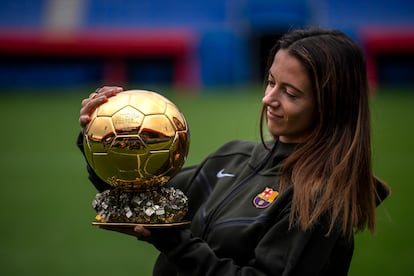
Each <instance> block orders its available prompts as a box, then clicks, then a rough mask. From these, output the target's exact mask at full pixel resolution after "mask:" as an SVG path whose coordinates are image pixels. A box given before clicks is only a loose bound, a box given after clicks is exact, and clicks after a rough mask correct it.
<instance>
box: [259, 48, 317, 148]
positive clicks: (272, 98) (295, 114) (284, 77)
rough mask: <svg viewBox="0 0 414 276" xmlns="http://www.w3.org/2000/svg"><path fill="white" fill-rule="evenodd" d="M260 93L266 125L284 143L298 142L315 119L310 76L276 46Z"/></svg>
mask: <svg viewBox="0 0 414 276" xmlns="http://www.w3.org/2000/svg"><path fill="white" fill-rule="evenodd" d="M268 74H269V75H268V82H267V86H266V90H265V95H264V97H263V104H264V106H265V107H266V116H267V127H268V129H269V132H270V133H271V134H272V135H273V136H275V137H276V136H278V137H279V140H280V141H281V142H284V143H301V142H303V141H304V139H305V138H306V137H307V136H308V135H309V134H310V133H311V131H312V130H313V128H314V126H315V121H316V104H315V99H314V96H313V91H312V85H311V81H310V78H309V76H308V74H307V72H306V70H305V68H304V66H303V65H302V64H301V63H300V62H299V60H298V59H296V58H295V57H293V56H291V55H290V54H289V53H288V51H287V50H283V49H281V50H279V51H278V52H277V53H276V55H275V58H274V60H273V64H272V66H271V68H270V70H269V72H268Z"/></svg>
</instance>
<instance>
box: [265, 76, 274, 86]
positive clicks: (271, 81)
mask: <svg viewBox="0 0 414 276" xmlns="http://www.w3.org/2000/svg"><path fill="white" fill-rule="evenodd" d="M266 84H267V86H271V87H273V86H275V82H274V80H272V79H270V78H268V79H267V81H266Z"/></svg>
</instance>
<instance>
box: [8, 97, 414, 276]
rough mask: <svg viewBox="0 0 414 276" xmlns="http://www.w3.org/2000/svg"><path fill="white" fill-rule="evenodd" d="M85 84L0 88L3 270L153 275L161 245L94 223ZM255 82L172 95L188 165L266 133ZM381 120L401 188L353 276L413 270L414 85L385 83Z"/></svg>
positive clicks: (381, 149)
mask: <svg viewBox="0 0 414 276" xmlns="http://www.w3.org/2000/svg"><path fill="white" fill-rule="evenodd" d="M80 90H83V91H80ZM80 90H79V91H78V92H74V91H64V92H55V93H54V92H53V91H48V92H47V93H42V91H38V93H33V92H31V93H25V91H13V92H10V93H4V91H2V92H3V94H1V95H0V110H1V114H2V120H1V124H0V129H1V135H0V142H1V143H0V144H1V145H2V146H1V147H2V150H1V155H0V171H1V174H0V183H1V189H2V190H1V192H0V214H1V216H0V218H1V219H0V225H1V228H0V231H1V233H0V274H1V275H42V276H46V275H53V276H55V275H71V276H72V275H100V276H106V275H144V276H145V275H151V269H152V264H153V262H154V260H155V257H156V255H157V252H156V250H154V249H153V248H152V247H151V246H150V245H148V244H146V243H144V242H138V241H136V240H135V239H133V238H130V237H127V236H123V235H121V234H117V233H112V232H107V231H103V230H100V229H97V228H95V227H94V226H92V225H91V222H92V221H93V219H94V215H95V213H94V211H93V209H92V207H91V201H92V198H93V197H94V195H95V190H94V189H93V187H92V185H90V183H89V182H88V180H87V178H86V171H85V169H84V167H85V164H84V161H83V157H82V156H81V154H80V152H79V151H78V150H77V148H76V147H75V139H76V136H77V132H78V130H79V127H78V123H77V120H78V114H79V107H80V100H81V99H82V98H83V97H84V96H87V95H88V94H89V91H88V89H80ZM251 90H252V91H250V92H246V91H240V92H233V93H230V94H227V93H226V94H224V90H223V91H214V93H203V94H201V95H198V96H192V97H185V96H178V95H176V94H172V93H171V92H170V94H168V93H167V96H168V97H170V98H171V99H172V100H173V101H175V102H176V103H177V105H178V106H179V107H180V108H181V110H182V111H183V112H184V114H185V115H186V117H187V119H188V121H189V124H190V127H191V139H192V140H191V149H190V154H189V158H188V161H187V164H193V163H197V162H199V161H200V160H201V159H202V158H203V157H204V156H206V155H207V154H208V153H210V152H211V151H213V150H215V149H216V148H217V147H218V146H219V145H221V144H222V143H224V142H226V141H228V140H230V139H250V140H258V137H259V136H258V130H257V129H258V113H259V109H260V99H261V91H260V89H251ZM372 118H373V142H374V143H373V158H374V166H375V168H374V169H375V172H376V174H377V175H378V176H379V177H381V178H383V179H384V180H386V181H387V182H388V183H389V184H390V185H391V187H392V189H393V195H392V197H391V198H389V199H388V200H387V201H386V202H385V203H384V204H383V205H381V206H380V207H379V208H378V225H377V233H376V234H375V235H373V236H372V235H370V234H368V233H365V232H364V233H362V234H360V235H358V236H357V239H356V249H355V255H354V259H353V262H352V266H351V272H350V275H353V276H359V275H364V276H369V275H373V276H374V275H375V276H378V275H398V276H401V275H414V266H413V264H412V250H413V249H414V236H413V233H414V220H413V213H411V212H413V210H414V208H413V205H411V203H412V202H413V196H414V185H413V178H414V162H413V160H412V159H411V158H412V155H413V154H414V129H413V119H414V91H411V93H410V91H407V90H406V91H398V90H396V89H387V90H385V89H384V90H381V91H379V92H378V94H377V95H376V96H375V97H373V99H372Z"/></svg>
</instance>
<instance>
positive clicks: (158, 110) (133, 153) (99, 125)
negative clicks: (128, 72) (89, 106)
mask: <svg viewBox="0 0 414 276" xmlns="http://www.w3.org/2000/svg"><path fill="white" fill-rule="evenodd" d="M189 144H190V137H189V128H188V124H187V121H186V119H185V117H184V116H183V114H182V113H181V112H180V110H179V109H178V107H177V106H176V105H175V104H174V103H173V102H171V101H170V100H168V99H167V98H165V97H164V96H162V95H160V94H158V93H156V92H153V91H146V90H128V91H123V92H121V93H119V94H118V95H116V96H114V97H111V98H109V100H108V102H106V103H104V104H102V105H101V106H99V107H98V108H97V109H96V110H95V111H94V113H93V114H92V120H91V122H90V123H89V125H88V126H87V129H86V132H85V134H84V149H85V155H86V158H87V160H88V163H89V164H90V166H91V167H92V169H93V170H94V172H95V173H96V174H97V175H98V176H99V177H100V178H101V179H102V180H103V181H105V182H107V183H108V184H110V185H112V186H113V187H119V188H122V189H126V190H133V191H145V190H153V189H156V188H157V187H159V186H161V185H163V184H164V183H166V182H167V181H168V180H169V179H170V178H171V177H173V176H174V175H175V174H176V173H177V172H178V171H179V170H180V169H181V167H182V166H183V164H184V162H185V159H186V157H187V154H188V150H189Z"/></svg>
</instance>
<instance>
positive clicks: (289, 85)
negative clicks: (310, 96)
mask: <svg viewBox="0 0 414 276" xmlns="http://www.w3.org/2000/svg"><path fill="white" fill-rule="evenodd" d="M268 74H269V76H270V77H272V78H273V79H274V78H275V77H274V76H273V75H272V73H270V71H269V72H268ZM282 84H283V85H284V86H288V87H290V88H292V89H293V90H295V91H296V92H298V93H300V94H302V95H304V94H305V93H304V92H303V91H302V90H300V89H299V88H297V87H296V86H294V85H292V84H290V83H286V82H282Z"/></svg>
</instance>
